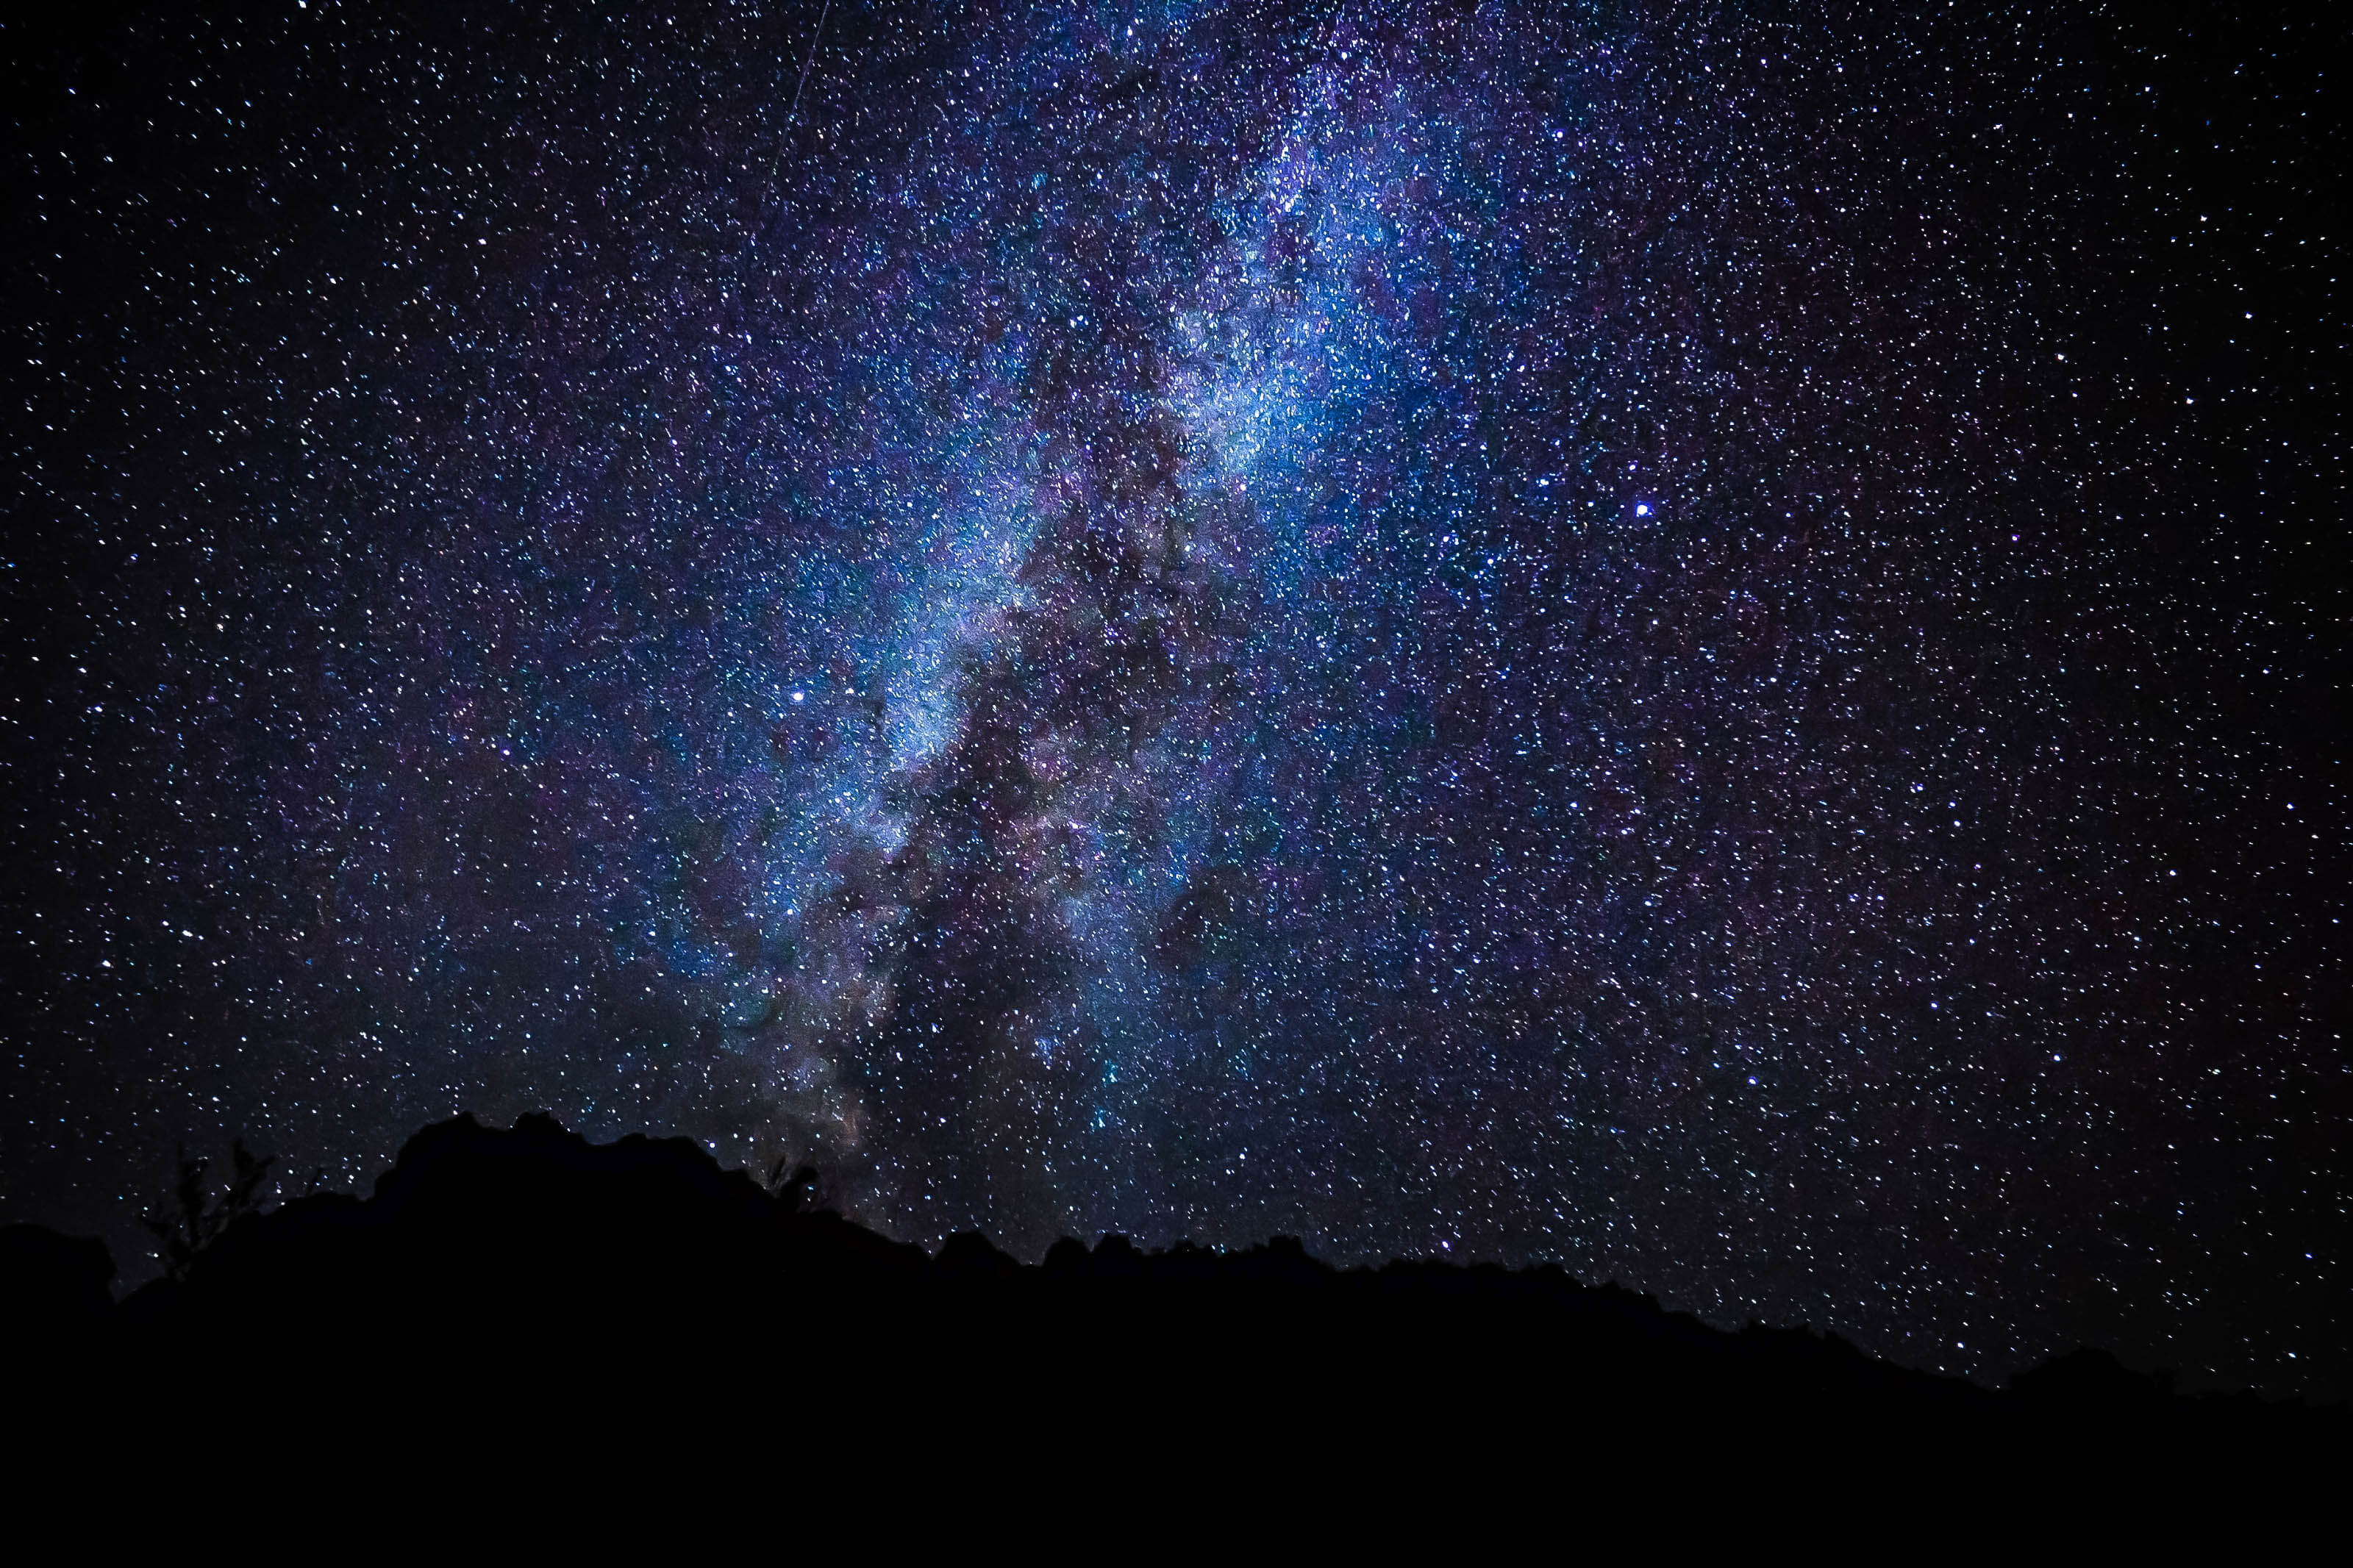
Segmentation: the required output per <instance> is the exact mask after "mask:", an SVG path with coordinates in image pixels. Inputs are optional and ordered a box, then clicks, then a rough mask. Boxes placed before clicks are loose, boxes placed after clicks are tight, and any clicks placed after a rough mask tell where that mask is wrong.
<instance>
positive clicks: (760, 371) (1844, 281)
mask: <svg viewBox="0 0 2353 1568" xmlns="http://www.w3.org/2000/svg"><path fill="white" fill-rule="evenodd" d="M1931 10H1932V8H1930V7H1925V6H1908V5H1891V6H1887V7H1884V8H1883V9H1882V10H1879V11H1873V10H1870V9H1866V8H1862V7H1855V6H1849V5H1820V6H1809V5H1787V6H1783V5H1754V6H1751V5H1724V6H1713V5H1671V4H1666V3H1664V0H1661V3H1659V4H1654V5H1642V4H1635V3H1629V4H1623V5H1620V4H1607V5H1585V6H1577V5H1569V6H1558V5H1513V4H1496V3H1490V4H1452V3H1436V0H1432V3H1427V4H1425V3H1421V0H1328V3H1319V0H1301V3H1297V4H1289V5H1257V4H1249V5H1245V4H1231V5H1217V4H1204V5H1176V4H1154V5H1139V4H1131V5H1092V6H1090V5H1057V4H1047V3H1040V4H1037V5H1004V6H1001V7H966V6H960V5H935V4H923V5H916V4H908V5H898V4H892V3H891V0H839V3H808V4H804V3H801V0H790V3H786V0H774V3H769V0H762V3H759V4H752V3H744V4H733V5H677V6H670V7H666V8H636V7H630V6H628V5H550V6H545V7H533V8H528V9H522V10H514V9H495V10H491V9H485V10H483V11H480V12H479V13H477V14H475V15H473V16H460V15H459V13H458V12H457V11H455V10H454V9H451V8H447V7H441V6H419V7H416V8H414V9H403V8H375V7H367V6H360V5H339V4H332V3H329V0H311V3H310V4H308V5H285V6H278V7H272V6H262V7H259V8H257V9H254V10H251V11H247V12H243V13H239V14H237V15H236V16H233V17H232V16H227V15H226V14H225V15H224V16H220V17H216V18H213V19H210V20H191V19H189V18H188V17H187V16H185V15H179V14H176V13H175V14H174V17H173V18H172V19H170V20H166V19H164V18H162V17H149V18H143V19H142V18H140V17H136V16H132V17H129V18H127V19H126V18H122V17H111V18H93V19H91V20H89V21H87V22H82V23H73V22H65V23H59V22H52V23H50V24H48V25H47V26H49V27H50V28H51V30H50V31H48V32H45V33H43V34H41V35H40V36H38V37H33V36H29V35H27V34H26V32H25V30H24V25H23V24H22V23H18V22H12V23H10V24H8V25H7V26H6V27H5V29H0V55H5V56H6V57H7V58H8V59H9V61H10V75H11V80H10V88H9V90H10V106H9V112H10V113H11V114H13V115H14V116H15V117H16V133H15V135H14V137H13V138H12V143H13V144H12V145H11V146H10V148H9V149H8V153H7V159H6V164H7V168H8V171H9V177H10V179H11V180H12V181H14V182H15V185H14V189H13V194H12V196H11V201H10V209H11V212H10V221H11V222H12V223H13V224H15V225H16V239H15V241H14V243H13V244H12V246H11V247H10V253H9V255H8V256H7V258H6V259H5V266H6V268H8V274H7V288H8V299H9V308H8V310H7V312H6V316H7V327H8V342H9V348H8V357H9V366H10V368H9V371H8V374H9V375H10V376H11V377H12V378H14V383H15V384H14V387H13V390H14V392H15V393H16V394H19V395H15V396H12V398H11V400H10V403H9V405H8V412H7V415H6V418H7V419H8V421H9V424H10V428H11V429H12V431H13V432H15V434H13V435H12V437H11V439H10V442H9V447H8V450H9V474H8V477H9V479H10V481H11V488H10V490H9V492H8V499H7V504H8V506H9V509H10V510H9V519H10V521H9V539H8V545H7V550H8V560H7V562H6V572H5V584H6V585H5V590H4V591H5V599H0V605H5V616H6V626H5V633H6V639H5V658H6V660H7V671H8V678H9V690H8V695H7V696H6V697H5V706H0V722H5V725H6V726H7V728H6V730H5V746H0V767H5V803H6V806H7V811H6V816H5V823H6V829H5V830H6V833H7V835H8V838H7V844H8V865H9V867H10V868H11V869H10V871H9V875H8V877H7V879H6V885H5V888H0V899H5V900H6V916H7V928H6V929H7V930H8V931H10V932H12V933H13V935H12V942H11V952H10V957H9V969H8V972H7V973H8V984H9V990H10V1001H9V1005H8V1008H7V1012H6V1015H5V1026H6V1030H7V1037H8V1050H7V1053H6V1058H5V1079H0V1084H5V1090H0V1092H5V1101H6V1116H5V1127H4V1128H0V1217H6V1218H37V1219H40V1220H43V1221H46V1222H47V1223H51V1224H55V1225H58V1226H65V1227H68V1228H74V1229H79V1230H83V1231H89V1230H98V1231H100V1232H102V1233H103V1234H105V1235H106V1236H107V1237H109V1238H110V1240H111V1242H112V1244H113V1245H114V1247H115V1250H116V1254H117V1256H118V1258H122V1259H123V1260H124V1261H125V1264H126V1268H128V1269H129V1271H130V1272H132V1274H134V1275H136V1274H140V1273H142V1272H145V1271H152V1269H153V1268H154V1267H155V1265H154V1264H153V1262H152V1261H142V1258H144V1257H145V1249H144V1247H142V1245H141V1242H142V1241H143V1240H144V1239H145V1238H144V1236H143V1233H142V1232H141V1231H140V1230H139V1229H138V1226H137V1224H136V1220H137V1216H138V1214H139V1212H140V1210H141V1208H142V1205H146V1204H148V1203H150V1202H152V1201H153V1200H154V1199H155V1197H156V1196H157V1194H159V1193H160V1192H161V1191H162V1189H163V1188H164V1185H165V1184H166V1181H167V1179H168V1174H169V1167H170V1162H171V1160H172V1158H173V1152H174V1148H175V1147H176V1146H178V1145H181V1144H185V1145H186V1147H187V1148H188V1149H189V1151H190V1152H192V1153H202V1154H209V1155H215V1156H217V1155H219V1154H221V1153H223V1152H225V1151H226V1149H227V1143H228V1141H229V1139H230V1138H231V1137H232V1136H233V1135H243V1136H244V1137H245V1138H246V1139H247V1140H248V1142H251V1143H252V1144H253V1145H255V1146H256V1147H259V1148H264V1149H268V1150H270V1151H274V1152H278V1153H279V1154H280V1156H281V1157H282V1158H283V1160H284V1162H285V1163H286V1165H287V1166H288V1167H289V1168H290V1169H292V1170H295V1171H298V1172H301V1173H307V1172H309V1171H310V1170H311V1169H312V1168H314V1167H315V1168H322V1169H323V1172H324V1175H323V1178H322V1180H323V1181H324V1182H325V1183H327V1184H330V1185H336V1184H360V1185H362V1186H363V1187H364V1184H366V1183H367V1182H369V1181H371V1180H372V1179H373V1177H374V1175H375V1173H376V1172H377V1171H378V1170H379V1169H380V1168H381V1167H382V1166H383V1164H384V1163H385V1161H386V1160H387V1159H388V1157H389V1155H390V1154H391V1152H392V1151H393V1150H394V1149H396V1147H397V1146H398V1144H399V1143H400V1142H401V1141H402V1140H403V1139H404V1138H405V1137H406V1135H407V1134H408V1133H409V1132H410V1131H413V1130H414V1129H415V1128H416V1127H417V1126H418V1125H419V1124H421V1123H423V1122H425V1121H430V1120H437V1119H440V1118H445V1117H448V1116H450V1115H452V1114H454V1113H456V1112H459V1111H461V1110H468V1111H472V1112H473V1113H475V1114H476V1115H478V1116H480V1117H481V1118H483V1119H484V1120H486V1121H498V1122H501V1123H503V1122H506V1121H511V1120H512V1118H513V1117H515V1116H516V1115H517V1114H519V1113H521V1112H523V1111H526V1110H534V1109H541V1108H544V1109H546V1110H551V1111H553V1112H554V1113H555V1114H556V1115H557V1116H558V1117H560V1118H561V1119H562V1120H563V1121H565V1122H566V1123H567V1124H569V1125H571V1126H573V1127H575V1128H578V1129H580V1130H582V1131H586V1132H588V1133H590V1134H591V1135H594V1136H598V1137H609V1136H615V1135H618V1134H620V1133H624V1132H628V1131H658V1132H665V1133H672V1132H674V1133H683V1134H687V1135H691V1136H692V1137H694V1138H697V1139H700V1140H702V1141H704V1142H706V1143H707V1144H709V1145H710V1146H711V1147H712V1148H713V1149H714V1150H716V1151H717V1152H720V1154H721V1155H722V1156H723V1158H725V1159H728V1160H730V1161H733V1162H737V1163H744V1164H746V1165H751V1166H754V1167H755V1168H757V1169H759V1170H761V1171H763V1172H765V1171H766V1170H767V1169H769V1168H770V1167H771V1166H772V1165H773V1163H775V1162H776V1161H777V1160H779V1159H786V1160H795V1161H797V1160H807V1161H810V1162H812V1163H816V1164H817V1165H818V1166H819V1167H820V1168H821V1169H822V1170H823V1171H824V1172H825V1173H826V1178H825V1179H826V1184H827V1190H828V1193H829V1194H830V1195H831V1199H832V1201H834V1202H836V1203H838V1204H839V1205H840V1206H842V1207H843V1209H844V1210H845V1212H848V1213H849V1214H851V1215H855V1216H857V1217H859V1218H860V1219H863V1220H865V1221H867V1222H868V1223H871V1224H872V1225H874V1226H877V1227H879V1228H881V1229H882V1230H885V1231H887V1232H889V1233H890V1234H892V1235H895V1236H899V1237H906V1238H909V1239H913V1240H918V1241H923V1242H926V1243H936V1242H937V1241H938V1240H940V1239H941V1238H942V1237H945V1236H946V1235H948V1234H949V1233H951V1232H954V1231H957V1230H961V1229H966V1228H975V1227H977V1228H980V1229H983V1230H986V1231H987V1232H988V1233H989V1234H990V1235H991V1236H992V1237H996V1238H997V1239H998V1240H999V1241H1000V1242H1001V1243H1003V1244H1004V1245H1006V1246H1007V1247H1010V1248H1012V1249H1013V1250H1015V1251H1017V1252H1020V1253H1023V1254H1026V1255H1029V1256H1033V1257H1034V1256H1035V1255H1037V1254H1038V1253H1039V1251H1041V1250H1042V1249H1043V1248H1044V1247H1046V1246H1047V1245H1048V1244H1049V1243H1050V1242H1051V1241H1052V1240H1053V1239H1054V1238H1055V1237H1058V1236H1060V1235H1063V1234H1076V1235H1080V1236H1082V1237H1094V1236H1096V1235H1099V1234H1101V1233H1103V1232H1107V1231H1122V1232H1125V1233H1127V1234H1129V1235H1131V1236H1133V1237H1136V1238H1138V1239H1139V1240H1140V1241H1142V1242H1144V1243H1145V1244H1147V1245H1155V1246H1158V1245H1166V1244H1169V1243H1173V1242H1175V1241H1177V1240H1180V1239H1187V1238H1189V1239H1192V1240H1194V1241H1197V1242H1200V1243H1204V1244H1209V1245H1225V1244H1240V1243H1245V1242H1250V1241H1254V1240H1257V1239H1259V1238H1262V1237H1266V1236H1269V1235H1271V1234H1295V1235H1298V1236H1301V1237H1304V1238H1306V1240H1307V1243H1308V1246H1309V1247H1310V1249H1311V1250H1313V1251H1314V1252H1315V1253H1317V1254H1318V1255H1320V1256H1324V1257H1327V1258H1334V1259H1335V1260H1342V1261H1354V1260H1363V1259H1371V1258H1381V1257H1388V1256H1398V1255H1405V1256H1423V1255H1428V1256H1441V1257H1451V1258H1461V1259H1476V1258H1492V1259H1500V1260H1504V1261H1506V1262H1511V1263H1514V1264H1517V1263H1526V1262H1533V1261H1541V1260H1557V1261H1559V1262H1560V1263H1562V1264H1563V1265H1565V1266H1566V1267H1567V1268H1569V1269H1571V1270H1572V1271H1573V1272H1575V1273H1576V1274H1577V1275H1578V1276H1580V1277H1582V1278H1586V1279H1597V1280H1598V1279H1620V1280H1623V1281H1625V1282H1628V1283H1630V1284H1632V1285H1634V1286H1637V1287H1639V1288H1641V1289H1650V1290H1654V1291H1657V1292H1658V1293H1660V1294H1661V1295H1662V1297H1663V1298H1664V1299H1665V1300H1668V1301H1669V1302H1670V1303H1672V1304H1675V1305H1679V1306H1683V1307H1688V1308H1691V1309H1694V1310H1698V1311H1699V1312H1701V1313H1702V1314H1703V1315H1704V1316H1706V1317H1708V1318H1710V1319H1711V1320H1714V1321H1723V1322H1737V1321H1746V1320H1748V1319H1751V1318H1761V1319H1765V1320H1767V1321H1777V1322H1806V1323H1810V1324H1813V1325H1815V1326H1816V1327H1819V1328H1822V1329H1825V1330H1835V1331H1840V1332H1842V1333H1845V1334H1847V1335H1849V1336H1851V1337H1852V1338H1854V1339H1855V1340H1856V1341H1857V1342H1860V1343H1862V1345H1863V1346H1864V1347H1865V1348H1867V1349H1869V1350H1872V1351H1873V1352H1877V1353H1881V1354H1885V1355H1889V1356H1893V1357H1895V1358H1897V1359H1899V1360H1902V1361H1904V1362H1905V1363H1910V1364H1915V1365H1923V1366H1929V1367H1937V1368H1944V1369H1947V1370H1952V1371H1961V1372H1968V1373H1975V1374H1978V1375H1981V1376H1986V1377H1995V1378H1998V1377H2000V1376H2002V1375H2005V1374H2007V1373H2009V1372H2010V1371H2012V1370H2014V1369H2016V1368H2017V1367H2019V1366H2021V1365H2023V1364H2026V1363H2030V1362H2032V1361H2035V1360H2038V1359H2040V1358H2042V1357H2044V1356H2047V1355H2049V1354H2051V1353H2052V1352H2054V1351H2057V1350H2062V1349H2064V1348H2067V1347H2069V1346H2072V1345H2073V1344H2076V1343H2080V1342H2094V1343H2098V1344H2104V1345H2108V1346H2112V1347H2114V1348H2116V1349H2117V1350H2119V1351H2120V1352H2124V1353H2125V1354H2126V1356H2127V1357H2131V1358H2138V1359H2140V1360H2142V1361H2144V1362H2148V1363H2162V1364H2166V1365H2173V1366H2180V1367H2182V1368H2184V1369H2185V1371H2186V1372H2187V1373H2189V1376H2190V1378H2191V1380H2192V1381H2201V1380H2202V1381H2204V1382H2207V1383H2219V1384H2229V1385H2238V1386H2249V1385H2252V1386H2260V1387H2263V1388H2269V1389H2277V1390H2288V1389H2299V1388H2302V1389H2315V1388H2326V1387H2329V1386H2332V1385H2338V1384H2341V1380H2342V1377H2343V1373H2344V1370H2345V1369H2344V1355H2345V1344H2346V1339H2347V1323H2348V1317H2347V1311H2346V1300H2347V1298H2346V1285H2345V1275H2344V1273H2343V1267H2344V1258H2343V1255H2342V1254H2343V1247H2344V1242H2345V1215H2346V1211H2347V1205H2348V1190H2347V1176H2346V1170H2347V1167H2346V1148H2347V1144H2346V1138H2345V1128H2346V1115H2347V1110H2348V1102H2349V1100H2348V1081H2353V1080H2348V1059H2347V1058H2346V1055H2345V1047H2344V1041H2343V1038H2342V1036H2343V1031H2344V1024H2345V1018H2346V987H2345V979H2346V972H2345V965H2344V951H2345V950H2344V944H2343V937H2342V927H2341V926H2340V925H2339V924H2338V921H2339V918H2340V916H2341V915H2342V913H2343V903H2344V897H2343V893H2344V886H2345V880H2346V873H2347V871H2348V858H2347V856H2346V853H2345V849H2346V832H2345V829H2346V809H2345V808H2346V796H2345V791H2344V785H2343V780H2342V776H2341V774H2340V773H2339V772H2338V767H2339V757H2338V752H2339V740H2338V736H2339V729H2338V726H2339V724H2340V723H2341V718H2340V710H2339V703H2340V701H2341V696H2340V693H2339V680H2340V677H2341V670H2342V664H2341V650H2342V647H2343V640H2344V618H2343V615H2344V607H2345V606H2344V601H2343V599H2342V597H2341V595H2340V593H2339V590H2338V586H2337V582H2336V579H2335V574H2334V573H2335V568H2336V566H2337V562H2338V558H2339V556H2340V554H2341V551H2342V512H2341V506H2342V500H2343V491H2342V484H2343V479H2344V470H2343V454H2342V448H2341V446H2340V445H2339V444H2338V438H2339V437H2341V435H2342V429H2341V426H2340V424H2339V423H2338V422H2337V407H2338V403H2337V379H2336V378H2337V374H2338V370H2339V366H2340V365H2341V363H2343V360H2342V355H2343V353H2344V352H2345V346H2346V345H2345V343H2344V340H2343V333H2342V331H2341V323H2340V321H2339V318H2338V313H2337V265H2338V258H2339V256H2340V255H2341V249H2340V246H2339V242H2338V240H2337V237H2336V236H2335V235H2334V234H2333V232H2332V231H2331V225H2332V224H2337V223H2339V222H2341V216H2342V213H2343V211H2344V210H2345V209H2344V205H2343V191H2342V184H2341V178H2340V174H2339V168H2340V166H2341V164H2342V163H2343V161H2344V158H2345V155H2346V147H2345V142H2344V138H2343V135H2342V132H2341V120H2340V115H2339V113H2338V100H2337V98H2336V97H2335V96H2334V95H2333V94H2330V93H2326V92H2324V90H2323V88H2324V81H2323V76H2322V68H2323V62H2324V60H2325V59H2326V58H2328V57H2329V56H2331V55H2333V54H2335V53H2336V52H2337V50H2338V49H2340V48H2341V47H2342V46H2343V44H2344V41H2345V40H2344V38H2343V37H2342V34H2343V27H2342V26H2341V24H2337V23H2330V24H2327V25H2325V26H2307V25H2305V24H2302V23H2298V24H2296V25H2295V26H2283V25H2282V24H2281V22H2280V21H2278V20H2276V19H2263V18H2256V19H2253V20H2251V19H2249V18H2248V17H2247V16H2243V15H2235V16H2233V15H2225V14H2222V13H2220V12H2217V13H2215V14H2212V15H2211V16H2203V17H2202V19H2194V20H2192V21H2189V22H2186V23H2182V24H2179V25H2168V26H2158V25H2157V24H2155V23H2152V22H2150V21H2148V20H2147V18H2146V17H2145V16H2141V15H2140V12H2141V10H2142V8H2140V7H2121V8H2117V9H2115V10H2111V11H2108V12H2105V13H2103V12H2101V11H2100V10H2099V9H2098V8H2096V7H2084V6H2076V5H2052V6H2050V7H2048V8H2036V7H2031V6H2023V5H2021V6H2015V7H2008V8H2001V9H1997V10H1992V11H1984V10H1975V11H1972V12H1970V13H1969V14H1968V15H1963V14H1962V13H1961V12H1959V11H1957V10H1950V9H1944V8H1933V14H1931V15H1929V16H1926V17H1923V16H1918V15H1915V13H1918V12H1923V11H1931ZM2123 12H2130V13H2132V15H2129V16H2127V15H2124V14H2121V13H2123ZM59 28H63V29H64V30H62V31H59V30H57V29H59ZM294 1185H295V1186H297V1187H299V1185H300V1184H299V1182H298V1183H296V1184H294ZM134 1238H137V1239H134Z"/></svg>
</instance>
